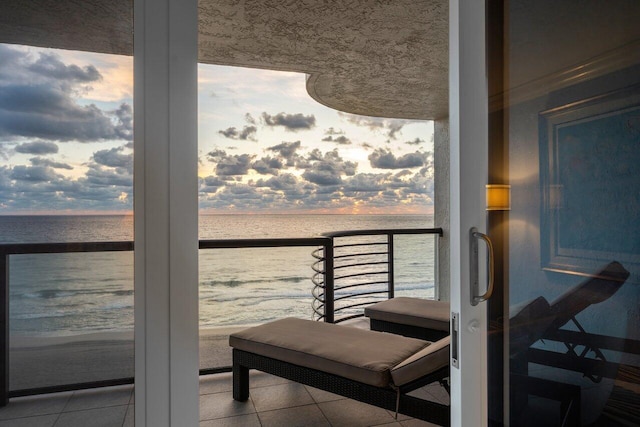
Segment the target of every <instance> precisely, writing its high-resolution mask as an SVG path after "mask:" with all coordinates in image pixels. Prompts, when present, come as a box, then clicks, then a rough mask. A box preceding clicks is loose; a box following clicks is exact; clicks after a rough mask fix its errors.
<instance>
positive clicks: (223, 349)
mask: <svg viewBox="0 0 640 427" xmlns="http://www.w3.org/2000/svg"><path fill="white" fill-rule="evenodd" d="M247 327H248V325H247V326H237V327H233V326H231V327H215V328H206V329H201V330H200V340H199V359H200V361H199V367H200V369H206V368H219V367H230V366H231V347H230V346H229V334H231V333H233V332H234V331H237V330H241V329H245V328H247ZM134 350H135V349H134V340H133V331H124V332H123V331H120V332H93V333H87V334H79V335H70V336H60V337H12V338H11V343H10V351H9V354H10V356H9V381H10V386H9V388H10V390H25V389H33V388H40V387H51V386H59V385H63V384H77V383H88V382H96V381H104V380H109V379H116V378H130V377H133V376H134Z"/></svg>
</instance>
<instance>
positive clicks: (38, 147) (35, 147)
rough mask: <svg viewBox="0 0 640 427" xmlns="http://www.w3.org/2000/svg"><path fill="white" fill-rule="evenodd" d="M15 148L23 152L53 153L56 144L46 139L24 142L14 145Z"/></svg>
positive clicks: (55, 149)
mask: <svg viewBox="0 0 640 427" xmlns="http://www.w3.org/2000/svg"><path fill="white" fill-rule="evenodd" d="M15 150H16V152H18V153H25V154H55V153H57V152H58V146H57V145H56V144H54V143H53V142H46V141H35V142H24V143H22V144H18V145H16V148H15Z"/></svg>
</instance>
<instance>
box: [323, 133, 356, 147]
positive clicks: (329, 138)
mask: <svg viewBox="0 0 640 427" xmlns="http://www.w3.org/2000/svg"><path fill="white" fill-rule="evenodd" d="M322 140H323V141H325V142H335V143H336V144H339V145H350V144H351V140H350V139H349V138H347V137H346V136H344V135H340V136H338V137H335V138H334V137H333V136H331V135H329V136H327V137H324V138H322Z"/></svg>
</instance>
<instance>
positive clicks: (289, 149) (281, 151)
mask: <svg viewBox="0 0 640 427" xmlns="http://www.w3.org/2000/svg"><path fill="white" fill-rule="evenodd" d="M301 145H302V144H301V143H300V141H295V142H282V143H281V144H277V145H273V146H271V147H267V151H271V152H274V153H277V154H278V155H279V156H280V157H282V158H283V159H285V160H286V165H287V166H294V165H295V164H296V163H297V161H298V159H299V155H298V150H299V149H300V147H301Z"/></svg>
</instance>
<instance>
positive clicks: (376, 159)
mask: <svg viewBox="0 0 640 427" xmlns="http://www.w3.org/2000/svg"><path fill="white" fill-rule="evenodd" d="M426 158H427V155H426V154H425V153H420V152H418V151H416V152H415V153H409V154H405V155H403V156H400V157H397V158H396V156H395V155H394V154H393V153H392V152H391V151H389V150H385V149H383V148H378V149H377V150H375V151H374V152H373V153H371V154H369V162H370V163H371V166H372V167H374V168H378V169H406V168H416V167H420V166H424V165H425V162H426Z"/></svg>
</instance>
